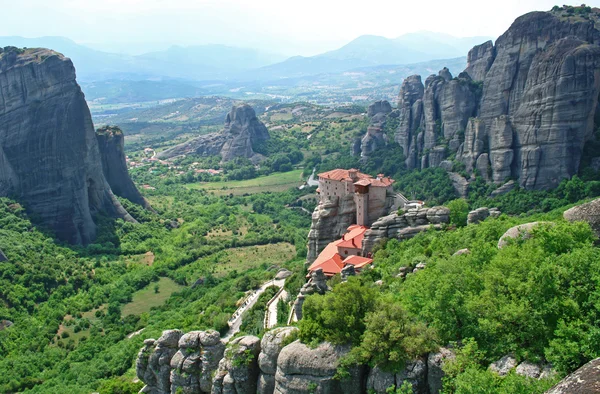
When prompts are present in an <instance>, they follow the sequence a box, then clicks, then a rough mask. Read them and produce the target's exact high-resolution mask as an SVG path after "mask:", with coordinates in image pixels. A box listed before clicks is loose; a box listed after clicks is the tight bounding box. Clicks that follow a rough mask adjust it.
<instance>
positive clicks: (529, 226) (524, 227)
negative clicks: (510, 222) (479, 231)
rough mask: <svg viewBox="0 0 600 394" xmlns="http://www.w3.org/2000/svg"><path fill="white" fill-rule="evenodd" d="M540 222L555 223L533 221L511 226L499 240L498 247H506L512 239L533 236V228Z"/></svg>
mask: <svg viewBox="0 0 600 394" xmlns="http://www.w3.org/2000/svg"><path fill="white" fill-rule="evenodd" d="M540 224H546V225H549V226H552V225H553V223H552V222H531V223H524V224H519V225H518V226H514V227H511V228H509V229H508V230H506V232H505V233H504V234H503V235H502V237H500V239H499V240H498V249H502V248H504V247H505V246H506V245H508V243H509V242H510V241H511V240H514V239H529V238H531V237H532V231H533V229H534V228H535V227H537V226H538V225H540Z"/></svg>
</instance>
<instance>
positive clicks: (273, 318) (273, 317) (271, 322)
mask: <svg viewBox="0 0 600 394" xmlns="http://www.w3.org/2000/svg"><path fill="white" fill-rule="evenodd" d="M287 297H288V292H287V291H285V290H284V289H283V287H282V288H281V289H279V291H278V292H277V294H275V296H274V297H273V298H271V300H270V301H269V303H268V304H267V310H266V312H265V329H267V330H268V329H269V328H273V327H275V326H276V325H277V305H278V304H279V300H284V301H285V300H287Z"/></svg>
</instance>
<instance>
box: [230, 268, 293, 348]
mask: <svg viewBox="0 0 600 394" xmlns="http://www.w3.org/2000/svg"><path fill="white" fill-rule="evenodd" d="M284 284H285V279H279V280H276V279H271V280H270V281H268V282H265V283H263V284H262V286H260V288H259V289H258V290H256V291H255V292H254V293H252V294H250V295H249V296H248V297H247V298H246V299H245V300H244V302H243V303H242V305H241V306H240V307H239V308H238V309H237V311H235V313H234V314H233V315H232V316H231V319H229V321H228V322H227V324H228V325H229V331H227V334H225V336H224V337H223V340H224V341H225V342H227V341H229V339H231V337H233V336H234V335H235V334H237V333H238V332H239V331H240V327H241V325H242V315H243V314H244V312H245V311H247V310H248V309H250V308H252V307H253V306H254V304H256V301H258V298H259V297H260V295H261V294H262V293H263V292H264V291H265V290H266V289H267V287H271V286H277V287H283V285H284Z"/></svg>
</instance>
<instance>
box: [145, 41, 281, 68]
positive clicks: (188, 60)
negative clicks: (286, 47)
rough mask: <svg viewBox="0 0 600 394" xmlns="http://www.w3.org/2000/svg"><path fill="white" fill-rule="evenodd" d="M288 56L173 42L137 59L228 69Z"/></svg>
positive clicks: (180, 65) (256, 66) (224, 46)
mask: <svg viewBox="0 0 600 394" xmlns="http://www.w3.org/2000/svg"><path fill="white" fill-rule="evenodd" d="M285 58H286V57H285V56H283V55H278V54H273V53H265V52H261V51H259V50H256V49H250V48H236V47H230V46H226V45H197V46H189V47H181V46H172V47H170V48H169V49H167V50H164V51H159V52H151V53H146V54H143V55H140V56H137V59H143V60H153V61H159V62H163V63H167V64H172V65H173V66H175V67H182V66H186V67H190V68H193V67H196V68H197V67H202V68H205V69H206V70H210V71H211V72H215V71H217V72H220V73H227V72H233V71H242V70H248V69H252V68H259V67H263V66H267V65H269V64H273V63H277V62H281V61H283V60H285Z"/></svg>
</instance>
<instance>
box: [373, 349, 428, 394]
mask: <svg viewBox="0 0 600 394" xmlns="http://www.w3.org/2000/svg"><path fill="white" fill-rule="evenodd" d="M406 383H408V384H410V385H411V386H412V392H413V393H414V394H428V393H429V391H428V388H427V359H425V358H419V359H417V360H414V361H410V362H407V363H406V366H405V367H404V369H403V370H402V371H400V372H387V371H384V370H382V369H381V368H379V367H374V368H372V369H371V370H370V371H369V375H368V377H367V392H369V393H371V392H373V393H376V394H385V393H388V392H389V388H390V387H392V386H393V387H395V388H396V389H399V388H400V387H402V386H403V385H405V384H406Z"/></svg>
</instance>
